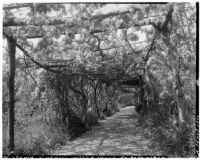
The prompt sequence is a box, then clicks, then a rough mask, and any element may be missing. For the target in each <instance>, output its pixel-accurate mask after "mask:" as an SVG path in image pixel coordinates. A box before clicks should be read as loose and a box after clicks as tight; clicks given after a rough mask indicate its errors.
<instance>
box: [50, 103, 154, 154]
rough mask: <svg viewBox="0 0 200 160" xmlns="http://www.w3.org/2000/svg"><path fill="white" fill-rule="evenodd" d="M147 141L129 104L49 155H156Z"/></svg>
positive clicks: (133, 109) (132, 107)
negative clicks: (149, 147)
mask: <svg viewBox="0 0 200 160" xmlns="http://www.w3.org/2000/svg"><path fill="white" fill-rule="evenodd" d="M147 143H148V140H147V139H145V138H144V136H143V130H142V128H141V127H140V126H139V125H138V117H137V113H136V111H135V108H134V106H128V107H125V108H122V109H120V111H119V112H117V113H115V114H114V115H113V116H112V117H109V118H106V119H105V120H102V121H100V125H99V126H97V127H95V128H94V129H93V130H92V131H90V132H87V133H85V134H83V135H82V136H80V137H79V138H77V139H76V140H74V141H68V142H66V145H65V146H60V147H58V148H57V149H56V150H55V151H52V152H51V153H50V155H135V156H137V155H153V153H151V151H150V150H149V149H148V147H147V146H148V145H147Z"/></svg>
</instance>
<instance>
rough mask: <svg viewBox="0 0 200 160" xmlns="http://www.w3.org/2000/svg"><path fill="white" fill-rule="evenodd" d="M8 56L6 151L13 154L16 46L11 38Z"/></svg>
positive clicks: (9, 39) (8, 39)
mask: <svg viewBox="0 0 200 160" xmlns="http://www.w3.org/2000/svg"><path fill="white" fill-rule="evenodd" d="M7 42H8V54H9V82H8V90H9V106H8V132H9V133H8V143H9V144H8V150H9V153H12V152H14V121H15V118H14V117H15V114H14V108H15V99H14V98H15V53H16V44H15V39H14V38H13V37H8V38H7Z"/></svg>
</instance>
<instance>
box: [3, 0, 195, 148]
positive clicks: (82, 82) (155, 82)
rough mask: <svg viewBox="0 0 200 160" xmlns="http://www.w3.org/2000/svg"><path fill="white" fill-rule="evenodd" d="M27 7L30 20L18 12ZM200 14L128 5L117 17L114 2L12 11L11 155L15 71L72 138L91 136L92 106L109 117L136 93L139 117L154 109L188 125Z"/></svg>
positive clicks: (6, 31)
mask: <svg viewBox="0 0 200 160" xmlns="http://www.w3.org/2000/svg"><path fill="white" fill-rule="evenodd" d="M119 6H120V5H119ZM21 8H23V9H24V8H25V9H26V11H27V14H26V16H24V17H21V18H20V17H17V15H15V14H14V11H15V10H16V11H17V12H20V9H21ZM13 10H14V11H13ZM194 10H195V9H194V7H193V6H191V5H190V4H188V3H181V4H177V3H166V4H127V5H125V6H124V8H121V9H119V8H116V9H115V8H114V9H113V10H112V11H110V12H108V11H107V10H106V4H56V3H55V4H42V3H41V4H39V3H38V4H31V3H30V4H10V5H4V19H3V36H4V38H6V39H7V44H8V51H7V52H8V53H9V63H8V64H9V74H8V78H9V94H8V97H9V105H8V112H9V113H8V115H9V117H10V118H9V136H10V140H9V144H10V145H9V148H10V151H12V150H13V147H14V142H13V141H14V138H13V137H14V136H13V133H14V129H13V128H14V103H15V100H14V95H15V94H16V91H15V86H14V85H15V81H14V79H15V70H18V71H25V73H26V75H29V80H30V79H31V80H32V86H33V90H34V93H33V97H32V100H31V101H32V102H31V103H30V106H31V107H32V110H33V111H34V110H35V109H36V108H42V110H44V108H45V111H47V110H49V112H52V110H53V111H54V113H55V117H57V118H58V120H60V121H61V123H62V124H63V125H64V126H65V127H66V128H67V129H68V130H69V131H70V132H71V133H72V134H74V133H82V132H84V131H86V130H87V127H86V126H85V125H86V124H85V121H86V115H87V111H88V109H89V108H92V110H94V112H95V114H96V115H97V117H98V119H103V118H104V117H105V116H109V115H112V114H113V113H114V112H116V111H117V110H118V109H119V106H120V105H123V104H124V105H127V104H125V103H126V102H125V101H126V100H125V98H124V97H123V95H126V94H127V95H129V93H130V95H131V96H132V97H134V98H132V99H134V101H135V102H134V103H132V104H131V105H133V104H134V105H137V108H136V109H137V111H138V113H140V114H146V113H148V112H150V111H151V113H152V110H154V111H155V113H156V114H158V115H159V112H162V113H165V114H166V116H165V117H168V118H169V119H170V118H174V117H175V119H176V120H177V121H178V123H179V125H183V124H185V123H187V119H189V118H188V116H189V112H190V111H191V110H192V107H193V106H194V104H192V105H191V106H190V105H188V103H189V102H191V101H193V99H194V98H195V97H194V96H193V94H192V91H191V95H190V97H191V98H187V96H185V95H184V88H183V86H184V85H186V83H183V81H187V80H186V79H187V78H185V77H184V76H185V73H184V72H187V69H188V68H190V67H193V66H189V65H185V63H189V61H190V62H193V61H194V60H195V56H194V53H195V44H193V43H194V41H191V42H188V41H186V39H188V36H192V37H190V39H195V36H193V35H195V34H196V31H195V26H194V25H193V24H194V22H195V11H194ZM183 14H186V15H184V16H183ZM188 16H189V17H191V18H190V19H189V20H188ZM188 23H191V24H192V25H188ZM186 27H189V28H186ZM16 48H17V52H18V53H19V54H17V55H16ZM20 53H22V54H20ZM5 72H6V71H5ZM16 73H17V72H16ZM187 74H188V75H187V77H189V76H190V75H189V74H191V75H193V73H192V72H188V73H187ZM20 76H22V75H20V74H18V73H17V74H16V77H18V78H19V77H20ZM26 78H27V77H26ZM193 81H194V79H193ZM194 84H195V82H194V83H193V84H191V85H192V88H194V86H195V85H194ZM187 91H188V90H187ZM188 93H189V91H188ZM192 96H193V98H192ZM45 97H46V99H47V100H45ZM126 97H127V96H126ZM37 101H40V104H39V103H37ZM52 104H53V105H52ZM44 106H46V107H44ZM162 118H163V117H161V119H162ZM173 121H174V119H173Z"/></svg>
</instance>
